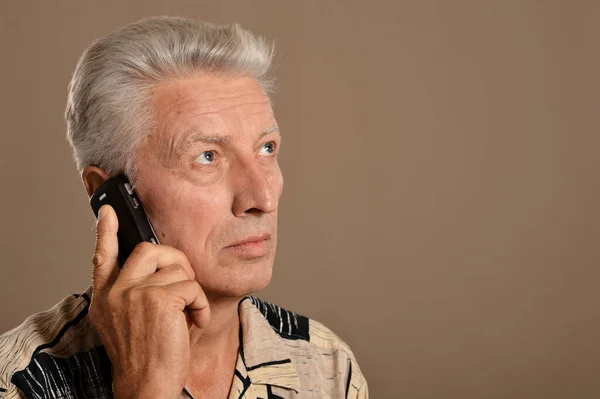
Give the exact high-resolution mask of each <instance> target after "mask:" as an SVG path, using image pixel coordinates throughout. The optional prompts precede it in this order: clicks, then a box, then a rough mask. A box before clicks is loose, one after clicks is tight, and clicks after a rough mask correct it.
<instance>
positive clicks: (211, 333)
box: [189, 293, 242, 369]
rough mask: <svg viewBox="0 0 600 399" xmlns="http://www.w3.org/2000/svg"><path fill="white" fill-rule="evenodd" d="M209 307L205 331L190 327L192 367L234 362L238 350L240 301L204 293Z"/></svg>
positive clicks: (201, 367)
mask: <svg viewBox="0 0 600 399" xmlns="http://www.w3.org/2000/svg"><path fill="white" fill-rule="evenodd" d="M206 295H207V298H208V302H209V304H210V323H209V324H208V326H207V327H206V328H203V329H199V328H198V327H196V326H192V327H191V328H190V331H189V332H190V351H191V353H190V354H191V361H192V364H193V365H194V366H193V368H197V369H204V368H205V367H207V368H209V367H214V365H215V364H218V363H222V362H227V363H230V362H231V358H232V356H233V357H234V359H237V352H238V350H239V333H240V330H239V326H240V319H239V314H238V304H239V301H240V300H241V299H242V298H226V297H220V296H216V295H210V294H208V293H207V294H206Z"/></svg>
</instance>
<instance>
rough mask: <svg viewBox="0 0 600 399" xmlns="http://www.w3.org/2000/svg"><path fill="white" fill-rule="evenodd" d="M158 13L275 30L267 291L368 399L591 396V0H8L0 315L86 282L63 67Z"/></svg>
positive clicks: (34, 306) (598, 389) (1, 14)
mask: <svg viewBox="0 0 600 399" xmlns="http://www.w3.org/2000/svg"><path fill="white" fill-rule="evenodd" d="M156 14H181V15H187V16H192V17H196V18H203V19H207V20H215V21H222V22H231V21H236V20H237V21H240V22H242V23H243V24H244V25H245V26H246V27H248V28H250V29H252V30H254V31H256V32H259V33H261V34H264V35H266V36H268V37H270V38H273V39H276V41H277V44H278V60H277V63H278V65H279V66H278V68H277V76H278V78H279V86H280V92H279V93H278V94H277V95H275V97H274V99H275V103H276V108H275V111H276V115H277V116H278V120H279V123H280V126H281V128H282V133H283V136H284V146H283V152H282V159H281V164H282V168H283V171H284V176H285V189H284V196H283V199H282V203H281V208H280V215H281V216H280V220H281V222H280V223H281V224H280V229H281V233H280V235H281V237H280V247H279V252H278V257H277V262H276V273H275V278H274V281H273V283H272V285H271V287H269V289H268V290H267V291H266V292H264V293H262V294H261V295H262V296H263V297H264V298H266V299H269V300H272V301H274V302H276V303H278V304H280V305H283V306H285V307H288V308H291V309H292V310H296V311H299V312H301V313H304V314H306V315H308V316H310V317H312V318H315V319H317V320H320V321H322V322H324V323H325V324H326V325H328V326H329V327H330V328H332V329H333V330H334V331H336V332H337V333H338V334H339V335H340V336H341V337H342V338H343V339H344V340H346V341H347V342H348V343H349V344H350V345H351V347H352V348H353V349H354V351H355V354H356V356H357V358H358V360H359V363H360V366H361V368H362V370H363V372H364V373H365V375H366V377H367V379H368V381H369V383H370V388H371V393H372V396H373V397H376V398H400V397H408V398H459V397H460V398H509V397H519V398H575V397H576V398H595V397H599V396H600V380H599V368H600V367H599V361H600V343H599V341H600V321H599V319H598V304H599V299H600V295H599V294H598V286H599V283H600V268H599V267H598V266H599V260H600V245H598V237H599V233H600V225H599V222H600V217H599V212H598V209H597V208H598V203H599V199H600V189H599V187H598V185H599V179H598V177H599V176H598V174H599V173H598V172H599V170H600V169H599V165H598V156H597V153H598V149H599V146H600V140H599V138H598V127H599V124H598V119H597V118H598V105H599V104H600V99H599V98H598V97H599V93H600V91H599V89H600V87H599V83H598V82H599V79H598V73H599V71H600V62H599V55H598V53H599V44H598V38H599V37H600V36H599V35H600V2H597V1H588V2H585V1H566V0H565V1H543V2H540V1H502V0H498V1H495V2H490V1H445V0H440V1H435V2H432V1H411V2H406V1H389V2H377V1H370V2H367V1H352V0H345V1H342V0H336V1H334V0H329V1H327V0H321V1H316V0H313V1H306V0H303V1H281V0H280V1H275V0H270V1H268V0H261V1H259V0H239V1H191V0H189V1H175V2H173V1H171V2H167V1H148V0H145V1H128V2H123V1H106V0H105V1H82V0H80V1H43V0H40V1H35V2H32V1H16V0H15V1H3V2H2V3H1V7H0V46H1V47H0V50H1V55H0V76H1V77H2V83H1V88H2V90H1V91H0V112H1V114H0V116H1V121H2V125H1V132H2V133H1V134H2V136H1V137H2V140H1V144H0V166H1V171H0V178H1V179H0V181H1V183H2V185H1V188H0V190H1V195H0V205H1V206H0V255H1V259H0V268H1V269H0V281H1V289H0V298H1V299H0V300H1V301H2V302H1V303H2V305H1V306H0V312H1V313H0V330H2V331H4V330H7V329H9V328H12V327H14V326H15V325H17V324H18V323H19V322H20V321H22V320H23V319H24V318H25V317H26V316H27V315H28V314H30V313H32V312H35V311H40V310H42V309H45V308H48V307H49V306H51V305H52V304H54V303H55V302H57V301H58V300H60V299H61V298H62V297H64V296H66V295H68V294H69V293H72V292H77V291H80V290H83V289H85V288H86V286H87V285H88V284H89V281H90V263H91V257H92V250H93V245H94V232H93V218H92V213H91V211H90V209H89V206H88V203H87V197H86V195H85V193H84V189H83V186H82V184H81V183H80V180H79V177H78V175H77V173H76V170H75V167H74V165H73V163H72V161H71V155H70V150H69V148H68V145H67V143H66V141H65V139H64V131H65V126H64V122H63V119H62V113H63V109H64V104H65V94H66V86H67V83H68V80H69V78H70V74H71V72H72V70H73V68H74V66H75V63H76V61H77V59H78V57H79V55H80V54H81V52H82V51H83V49H84V48H85V47H86V46H87V45H88V44H89V43H90V41H91V40H92V39H93V38H95V37H97V36H99V35H102V34H104V33H106V32H108V31H111V30H113V29H115V28H117V27H118V26H120V25H122V24H125V23H127V22H131V21H134V20H137V19H139V18H141V17H145V16H151V15H156Z"/></svg>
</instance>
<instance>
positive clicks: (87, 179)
mask: <svg viewBox="0 0 600 399" xmlns="http://www.w3.org/2000/svg"><path fill="white" fill-rule="evenodd" d="M110 177H111V176H110V174H109V173H107V172H105V171H104V169H102V168H99V167H97V166H93V165H88V166H86V167H85V168H84V169H83V171H82V172H81V180H83V185H84V186H85V191H87V194H88V196H89V197H91V196H92V194H94V192H95V191H96V190H97V189H98V187H100V186H101V185H102V183H104V182H105V181H106V180H108V179H109V178H110Z"/></svg>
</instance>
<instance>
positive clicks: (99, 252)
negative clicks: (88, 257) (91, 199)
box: [92, 205, 119, 291]
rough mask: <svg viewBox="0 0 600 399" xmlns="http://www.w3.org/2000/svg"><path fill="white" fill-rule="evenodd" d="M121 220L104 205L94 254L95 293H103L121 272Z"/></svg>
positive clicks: (109, 207)
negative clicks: (119, 237) (119, 236)
mask: <svg viewBox="0 0 600 399" xmlns="http://www.w3.org/2000/svg"><path fill="white" fill-rule="evenodd" d="M118 229H119V220H118V218H117V214H116V213H115V211H114V209H113V208H112V207H111V206H110V205H102V207H101V208H100V210H99V211H98V223H97V224H96V251H95V252H94V259H93V263H94V270H93V272H92V286H93V289H94V291H102V290H103V289H105V288H109V287H110V285H112V282H113V281H114V279H116V277H117V275H118V271H119V262H118V260H117V256H118V254H119V241H118V239H117V230H118Z"/></svg>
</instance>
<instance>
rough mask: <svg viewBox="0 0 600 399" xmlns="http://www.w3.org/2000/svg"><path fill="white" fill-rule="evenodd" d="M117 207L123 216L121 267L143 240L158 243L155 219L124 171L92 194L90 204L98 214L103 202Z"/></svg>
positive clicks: (118, 234) (119, 235)
mask: <svg viewBox="0 0 600 399" xmlns="http://www.w3.org/2000/svg"><path fill="white" fill-rule="evenodd" d="M106 204H108V205H110V206H112V207H113V209H114V210H115V212H116V214H117V218H118V219H119V230H118V231H117V238H118V240H119V256H118V259H119V267H123V264H125V261H126V260H127V258H128V257H129V255H131V252H132V251H133V249H134V248H135V246H136V245H138V244H139V243H140V242H142V241H148V242H151V243H154V244H158V243H159V242H158V238H157V237H156V234H155V233H154V229H153V228H152V223H150V219H148V216H147V215H146V212H145V211H144V207H143V206H142V203H141V201H140V199H139V198H138V196H137V195H136V193H135V190H134V188H133V186H132V185H131V183H130V182H129V179H128V178H127V176H126V175H124V174H120V175H117V176H113V177H111V178H110V179H108V180H106V181H105V182H104V183H103V184H102V185H101V186H100V187H98V189H97V190H96V191H95V192H94V194H92V197H91V198H90V205H91V207H92V210H93V211H94V214H95V215H96V217H98V211H99V210H100V207H101V206H102V205H106Z"/></svg>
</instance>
